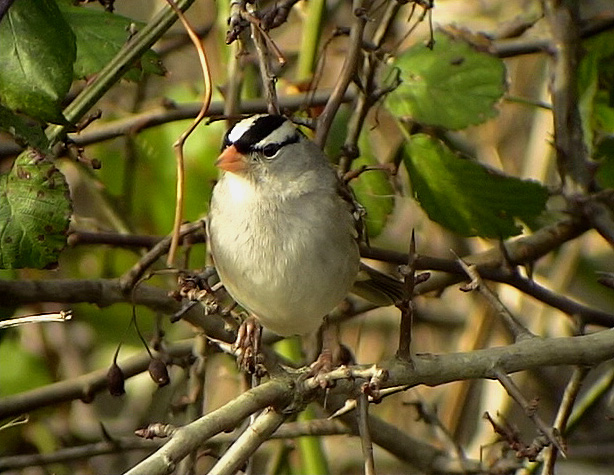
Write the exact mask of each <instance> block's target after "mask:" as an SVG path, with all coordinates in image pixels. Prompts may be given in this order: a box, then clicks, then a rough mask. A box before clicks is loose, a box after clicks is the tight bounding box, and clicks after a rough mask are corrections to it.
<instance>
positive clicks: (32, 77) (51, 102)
mask: <svg viewBox="0 0 614 475" xmlns="http://www.w3.org/2000/svg"><path fill="white" fill-rule="evenodd" d="M0 45H2V46H1V47H0V64H1V65H2V67H0V100H1V101H2V102H3V103H4V105H5V106H7V107H8V108H10V109H13V110H15V111H20V112H23V113H25V114H28V115H30V116H32V117H34V118H36V119H39V120H43V121H48V122H55V123H65V122H66V119H65V118H64V117H63V115H62V112H61V101H62V100H63V99H64V97H65V96H66V93H67V92H68V89H69V88H70V85H71V83H72V78H73V62H74V61H75V55H76V49H75V38H74V35H73V33H72V31H71V29H70V28H69V26H68V24H67V23H66V21H65V20H64V17H63V16H62V14H61V13H60V10H59V8H58V6H57V4H56V3H55V1H53V0H16V1H15V3H13V5H11V7H10V8H9V10H8V12H7V14H6V16H5V18H4V19H3V20H2V22H0Z"/></svg>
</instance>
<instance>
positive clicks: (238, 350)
mask: <svg viewBox="0 0 614 475" xmlns="http://www.w3.org/2000/svg"><path fill="white" fill-rule="evenodd" d="M261 336H262V326H261V325H260V323H258V321H257V320H256V319H255V318H254V317H253V316H251V315H250V316H249V317H247V318H246V319H245V320H244V321H243V323H241V325H240V326H239V331H238V332H237V339H236V340H235V342H234V345H233V350H234V352H235V355H236V356H237V364H238V365H239V368H240V369H242V370H243V371H245V372H246V373H250V374H255V373H260V370H261V369H262V361H261V360H262V357H261V355H260V338H261Z"/></svg>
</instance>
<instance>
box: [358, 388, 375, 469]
mask: <svg viewBox="0 0 614 475" xmlns="http://www.w3.org/2000/svg"><path fill="white" fill-rule="evenodd" d="M357 401H358V413H357V415H356V416H357V417H358V431H359V434H360V442H361V446H362V457H363V459H364V467H365V471H364V473H365V475H375V461H374V460H373V444H372V443H371V429H370V428H369V402H368V401H367V395H366V394H365V392H364V391H362V392H361V393H360V394H359V395H358V397H357Z"/></svg>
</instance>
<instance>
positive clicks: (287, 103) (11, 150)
mask: <svg viewBox="0 0 614 475" xmlns="http://www.w3.org/2000/svg"><path fill="white" fill-rule="evenodd" d="M329 97H330V91H327V90H322V91H318V92H310V93H304V94H293V95H291V96H280V97H279V107H280V108H282V109H283V110H290V111H293V110H298V109H300V108H302V107H304V106H305V104H308V105H312V106H323V105H324V104H326V102H327V101H328V98H329ZM353 97H354V93H353V92H351V91H348V92H347V93H346V94H345V95H344V96H343V102H349V101H351V100H352V98H353ZM201 107H202V102H198V103H188V104H180V105H173V107H171V108H169V107H165V106H163V107H157V108H154V109H151V110H148V111H145V112H141V113H139V114H136V115H132V116H129V117H125V118H122V119H117V120H114V121H110V122H106V123H100V124H97V125H96V127H92V128H90V130H88V131H85V132H83V133H80V134H68V139H69V140H70V141H71V142H72V143H74V144H75V145H78V146H85V145H90V144H93V143H98V142H102V141H104V140H109V139H113V138H116V137H120V136H122V135H126V134H134V133H137V132H140V131H141V130H145V129H148V128H150V127H156V126H158V125H163V124H166V123H169V122H174V121H177V120H184V119H192V118H194V117H196V116H197V115H198V112H199V111H200V109H201ZM266 110H267V103H266V101H265V100H264V99H249V100H244V101H242V103H241V110H240V112H242V113H244V114H256V113H261V112H266ZM224 114H225V112H224V102H221V101H216V102H212V103H211V106H210V107H209V111H208V112H207V116H208V117H212V118H218V117H222V116H224ZM22 150H23V149H22V147H20V146H19V145H18V144H15V143H9V142H6V143H5V142H3V143H1V144H0V157H6V156H9V155H16V154H18V153H19V152H21V151H22Z"/></svg>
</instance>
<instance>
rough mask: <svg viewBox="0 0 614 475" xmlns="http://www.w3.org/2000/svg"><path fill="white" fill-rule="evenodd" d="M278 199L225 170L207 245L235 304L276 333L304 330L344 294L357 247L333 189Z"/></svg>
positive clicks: (349, 220) (350, 280) (352, 273)
mask: <svg viewBox="0 0 614 475" xmlns="http://www.w3.org/2000/svg"><path fill="white" fill-rule="evenodd" d="M278 198H279V197H277V198H273V197H266V196H262V193H258V192H257V189H256V188H255V187H254V185H253V184H251V183H250V182H249V181H248V180H247V179H244V178H242V177H240V176H237V175H234V174H231V173H227V174H225V176H224V177H223V178H222V179H221V180H220V182H219V183H218V184H217V185H216V187H215V190H214V193H213V198H212V202H211V210H210V216H209V233H210V242H211V250H212V253H213V256H214V260H215V265H216V268H217V270H218V273H219V275H220V278H221V280H222V283H223V284H224V286H225V287H226V289H227V290H228V292H229V293H230V294H231V295H232V297H233V298H234V299H235V300H236V301H237V302H239V303H240V304H241V305H242V306H243V307H244V308H246V309H247V310H249V311H250V312H251V313H253V314H254V315H256V316H257V317H258V318H259V319H260V320H261V322H262V323H263V325H264V326H265V327H268V328H269V329H270V330H272V331H274V332H275V333H278V334H280V335H291V334H303V333H307V332H309V331H311V330H314V329H316V328H317V327H318V326H319V325H320V323H321V321H322V318H323V317H324V315H326V314H327V313H328V312H330V311H331V310H332V309H333V308H334V307H335V306H336V305H337V304H338V303H339V302H341V300H343V298H344V297H345V296H346V295H347V292H348V291H349V289H350V287H351V286H352V284H353V282H354V279H355V277H356V274H357V272H358V263H359V254H358V248H357V245H356V242H355V240H354V236H353V223H352V218H351V215H350V213H349V211H348V209H347V208H346V205H345V203H344V202H343V201H342V200H341V199H340V198H338V197H337V195H336V194H335V193H333V192H322V190H316V191H314V192H312V193H304V194H299V195H297V196H294V197H291V198H287V199H285V200H283V201H280V200H279V199H278Z"/></svg>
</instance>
